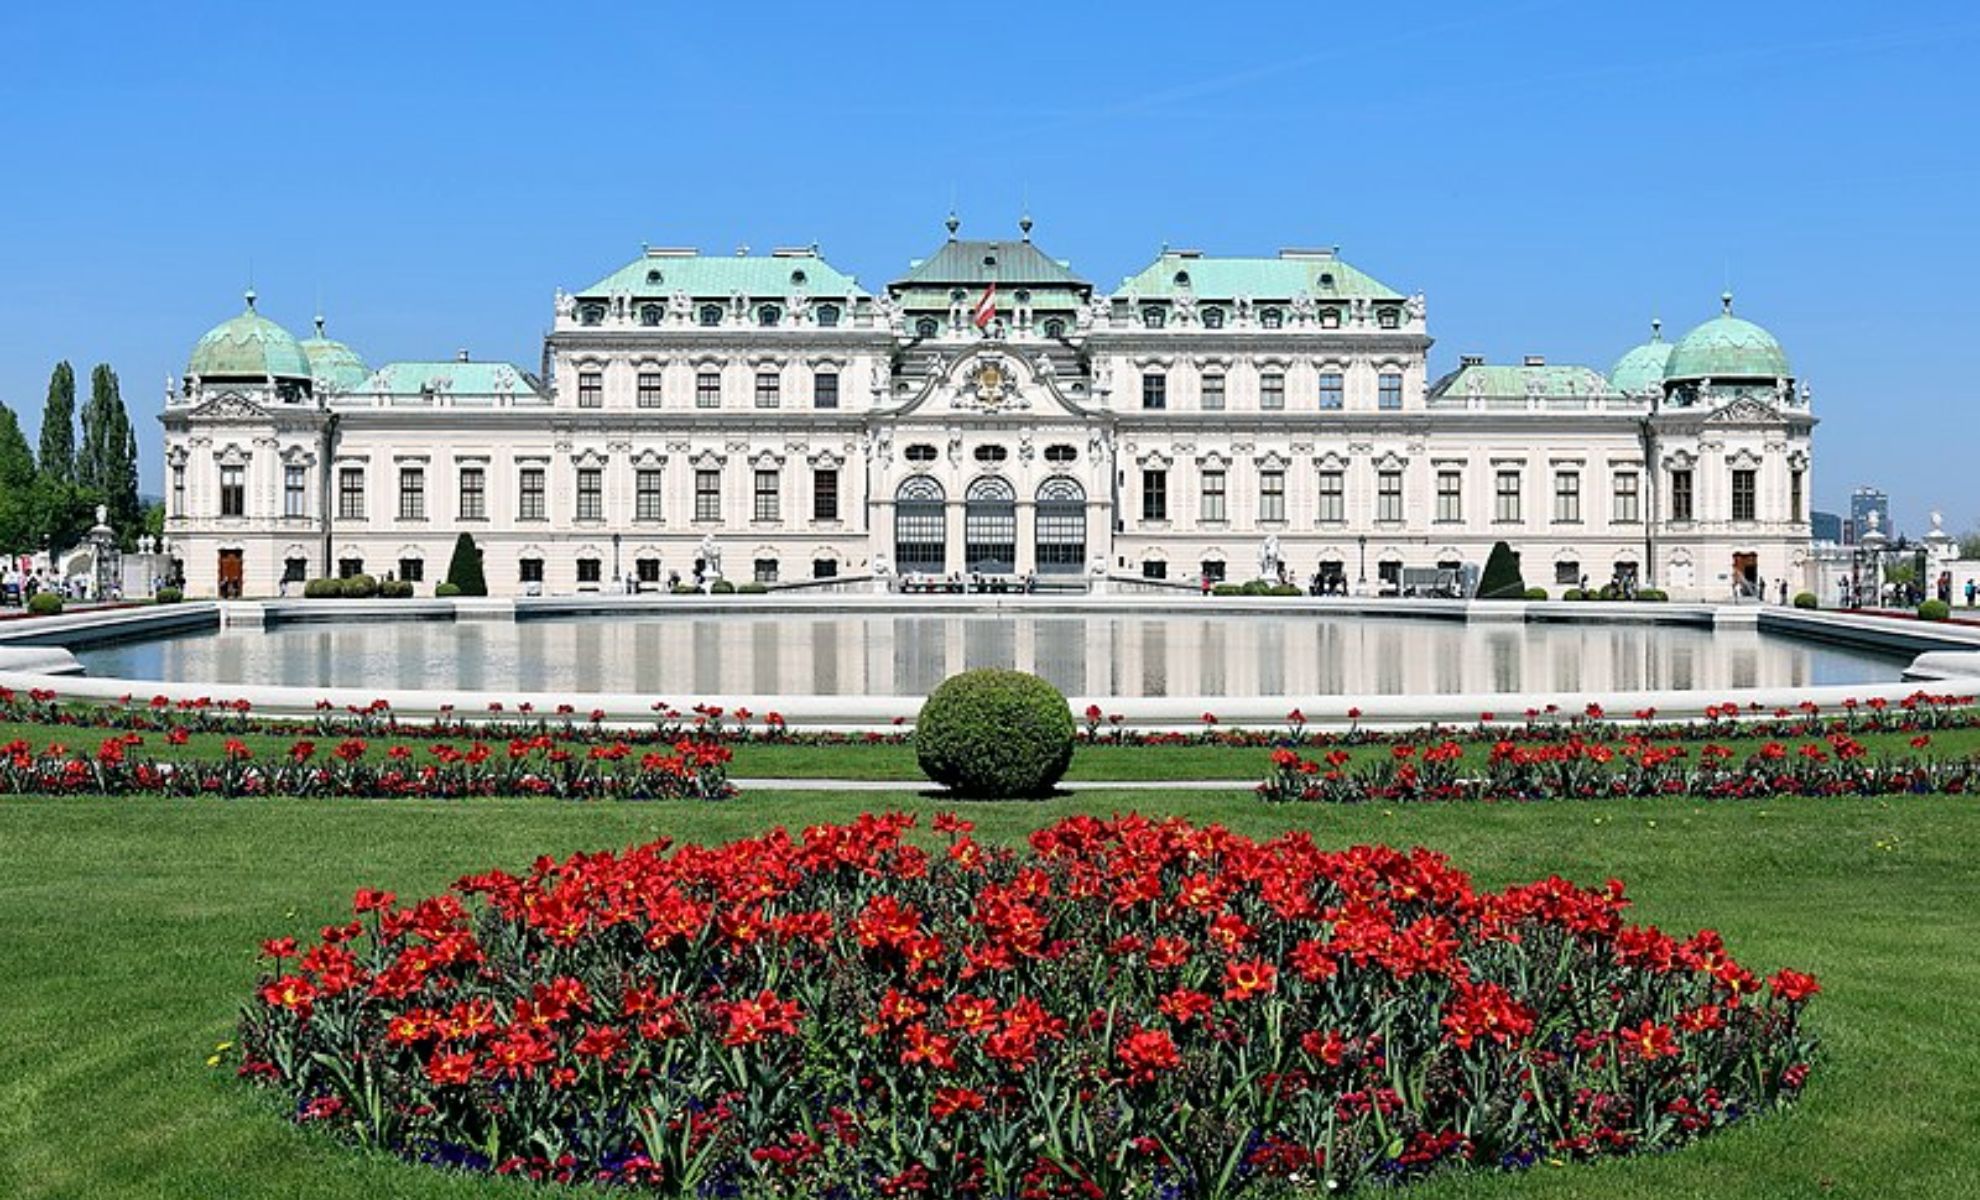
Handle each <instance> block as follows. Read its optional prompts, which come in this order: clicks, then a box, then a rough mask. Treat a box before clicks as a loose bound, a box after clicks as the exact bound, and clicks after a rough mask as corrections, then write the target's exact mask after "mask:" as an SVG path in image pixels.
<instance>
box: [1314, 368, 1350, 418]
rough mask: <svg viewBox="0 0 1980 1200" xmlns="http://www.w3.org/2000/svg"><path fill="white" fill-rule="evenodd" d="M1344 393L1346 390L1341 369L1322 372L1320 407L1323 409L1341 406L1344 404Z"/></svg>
mask: <svg viewBox="0 0 1980 1200" xmlns="http://www.w3.org/2000/svg"><path fill="white" fill-rule="evenodd" d="M1344 395H1345V392H1344V391H1343V390H1342V386H1341V373H1340V372H1339V371H1322V372H1320V407H1321V408H1323V409H1338V408H1340V407H1341V404H1342V397H1343V396H1344Z"/></svg>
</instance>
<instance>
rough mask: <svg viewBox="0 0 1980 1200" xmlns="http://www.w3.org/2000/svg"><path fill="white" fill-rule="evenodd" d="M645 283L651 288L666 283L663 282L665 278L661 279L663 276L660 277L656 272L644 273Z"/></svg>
mask: <svg viewBox="0 0 1980 1200" xmlns="http://www.w3.org/2000/svg"><path fill="white" fill-rule="evenodd" d="M646 282H647V284H648V285H649V286H652V287H659V286H660V285H661V284H662V283H664V282H666V280H665V278H664V277H663V276H662V275H661V274H660V272H658V271H648V272H647V273H646Z"/></svg>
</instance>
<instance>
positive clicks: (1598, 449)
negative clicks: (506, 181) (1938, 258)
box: [163, 216, 1815, 599]
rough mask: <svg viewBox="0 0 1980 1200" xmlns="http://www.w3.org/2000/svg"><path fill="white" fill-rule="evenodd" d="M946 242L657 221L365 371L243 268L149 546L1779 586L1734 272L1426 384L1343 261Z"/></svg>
mask: <svg viewBox="0 0 1980 1200" xmlns="http://www.w3.org/2000/svg"><path fill="white" fill-rule="evenodd" d="M958 233H959V228H958V223H957V221H956V220H955V218H954V217H953V216H951V218H950V219H949V222H948V238H947V240H946V241H945V242H943V243H942V244H941V245H939V246H937V247H936V249H935V251H934V253H932V254H931V255H929V256H928V257H927V258H925V259H921V260H918V261H915V262H913V263H911V264H910V266H909V268H908V270H907V271H906V273H904V274H903V275H902V276H901V277H900V278H898V279H896V280H894V281H893V282H891V283H889V284H887V285H886V286H885V287H884V288H882V289H880V290H878V291H868V290H867V289H865V288H862V287H861V286H860V285H859V284H858V283H857V282H855V281H854V279H853V278H852V277H851V276H849V275H847V274H845V273H844V272H842V271H840V270H838V269H837V268H835V267H833V266H832V265H831V264H830V263H829V262H827V261H826V260H825V259H824V258H823V257H822V256H821V255H820V253H819V251H818V248H817V247H816V246H811V247H805V248H798V249H780V250H775V251H773V252H772V253H770V254H767V255H763V254H750V253H747V252H746V251H738V252H737V253H736V254H735V255H733V256H729V255H705V254H701V253H698V252H696V251H693V250H681V249H661V248H650V249H646V250H645V251H643V252H642V253H641V254H640V256H639V257H638V258H637V259H635V260H633V261H632V262H631V263H628V264H627V265H625V266H624V267H621V268H620V269H619V270H616V271H614V272H612V273H611V274H609V275H606V276H605V277H604V278H602V279H600V280H598V281H597V282H596V283H593V284H591V285H590V286H588V287H583V288H579V289H578V290H577V291H575V292H573V293H569V294H566V293H564V292H562V291H560V292H559V293H558V295H557V298H556V311H555V323H554V326H553V329H552V332H551V333H550V334H549V336H548V338H547V339H546V342H545V345H544V348H543V360H542V365H541V370H540V371H530V370H526V369H524V368H523V367H521V366H516V365H512V364H509V363H501V362H480V361H475V360H472V359H471V358H470V357H469V356H468V355H467V354H466V353H462V354H460V355H458V356H456V357H455V358H453V359H451V360H442V361H431V362H398V363H389V364H386V365H384V366H380V367H377V368H375V369H374V368H371V367H368V366H366V365H365V363H364V361H363V359H362V358H361V357H360V356H359V355H358V354H357V353H355V352H354V351H353V350H352V349H350V348H349V347H347V346H345V345H343V344H341V343H339V342H336V341H333V340H330V339H329V338H327V337H326V336H325V333H324V328H323V322H322V319H321V318H320V317H319V318H318V319H317V322H316V330H315V335H314V336H313V337H309V338H306V339H297V338H295V337H293V336H292V335H291V334H289V333H288V332H287V331H285V330H284V329H283V328H282V327H281V326H279V325H277V324H276V323H275V322H273V321H271V320H269V319H268V318H267V317H264V316H262V315H261V314H260V313H259V312H257V311H256V309H255V299H254V296H253V294H252V293H250V294H249V296H248V307H247V311H246V312H244V313H242V314H241V315H240V316H237V317H235V318H233V319H232V320H230V321H227V322H225V323H224V324H222V325H220V326H218V327H216V328H214V329H213V330H212V331H211V332H209V333H207V334H206V336H205V337H203V338H201V339H200V340H199V343H198V345H197V346H196V347H195V348H194V350H193V353H192V359H191V362H190V364H189V365H188V366H187V368H186V373H185V377H184V379H183V381H182V383H181V384H180V385H179V386H177V387H175V388H173V389H171V390H170V391H169V393H168V395H167V397H166V404H165V411H164V416H163V420H164V424H165V432H166V439H165V456H166V478H167V499H166V504H167V523H166V533H167V537H168V539H169V545H170V547H171V554H172V555H173V557H174V558H176V559H177V560H178V564H179V569H180V571H181V572H182V573H183V575H184V577H185V581H186V584H187V587H188V588H189V590H190V592H191V593H192V594H200V595H214V594H225V595H241V594H245V595H273V594H275V593H277V591H278V590H279V589H280V588H281V587H282V585H283V583H284V581H287V582H289V583H295V582H298V581H301V580H304V579H308V578H312V577H316V576H323V575H351V574H355V573H358V572H366V573H370V574H373V575H379V576H383V575H385V574H387V573H390V574H393V575H396V576H397V577H398V578H401V579H405V580H409V581H412V582H414V583H423V584H424V585H426V586H428V587H430V586H431V585H432V584H434V583H436V582H438V581H439V580H440V579H442V578H443V577H444V575H445V572H446V569H447V562H448V559H449V557H450V554H451V552H452V548H453V544H454V541H455V538H456V536H457V535H458V534H459V533H460V532H462V531H466V532H469V533H471V534H473V535H474V538H475V540H476V542H477V543H478V544H479V545H480V547H481V548H482V551H483V555H484V561H485V571H486V576H487V580H488V584H489V589H490V591H491V592H492V593H493V594H496V595H505V594H523V593H531V592H543V593H565V592H577V591H587V590H616V589H619V588H622V587H624V586H626V581H627V580H628V579H631V580H637V581H640V582H642V583H644V584H645V585H648V586H653V585H658V584H661V583H663V582H664V581H666V580H668V579H669V578H670V577H672V576H675V575H678V576H680V577H681V578H683V579H693V578H694V577H695V576H696V574H697V572H698V571H700V570H702V569H704V568H708V567H711V566H713V565H714V564H712V563H710V562H708V561H706V560H707V559H709V558H711V557H713V558H715V559H716V560H717V561H719V563H720V566H721V570H722V572H723V573H724V574H725V575H726V576H727V577H728V578H730V579H732V580H735V581H738V582H744V581H747V580H750V579H756V580H760V581H763V582H766V583H779V584H789V583H794V582H798V581H803V580H813V579H823V578H844V577H848V576H861V575H869V574H873V575H880V576H883V577H884V576H897V577H906V578H913V577H916V576H942V577H946V576H950V575H955V574H972V573H973V574H981V575H984V576H1035V577H1036V581H1037V582H1038V584H1039V585H1041V586H1053V585H1058V586H1086V585H1087V584H1088V583H1089V581H1091V580H1092V579H1094V578H1096V577H1101V576H1109V577H1113V578H1116V579H1119V578H1123V577H1126V578H1136V579H1149V580H1168V581H1171V582H1187V583H1196V582H1198V581H1199V580H1201V579H1202V578H1204V577H1205V576H1208V577H1209V578H1211V579H1212V580H1221V579H1229V580H1232V581H1238V580H1244V579H1250V578H1254V577H1256V576H1258V574H1259V572H1260V569H1261V561H1263V562H1265V563H1266V564H1267V565H1266V569H1273V570H1283V571H1284V573H1285V576H1286V577H1287V578H1288V579H1290V580H1292V581H1293V582H1296V583H1299V584H1300V585H1301V586H1303V587H1304V586H1309V585H1313V584H1318V585H1319V586H1320V587H1322V588H1323V589H1324V590H1328V591H1350V592H1363V593H1368V594H1381V593H1384V592H1394V591H1397V590H1399V589H1400V588H1402V587H1404V586H1405V585H1406V584H1408V583H1410V582H1411V581H1414V580H1421V579H1423V578H1424V575H1423V572H1425V571H1429V572H1431V573H1432V574H1433V575H1440V576H1441V577H1442V578H1445V579H1448V578H1451V577H1453V576H1452V575H1450V574H1442V573H1440V572H1438V571H1437V568H1443V569H1444V571H1445V572H1452V573H1455V574H1462V573H1464V572H1465V571H1466V569H1467V568H1470V569H1473V570H1475V569H1476V568H1477V567H1479V566H1481V565H1482V564H1483V562H1484V560H1485V558H1486V556H1487V555H1488V554H1489V552H1490V550H1491V547H1492V545H1493V543H1494V542H1497V541H1505V542H1508V543H1510V544H1511V545H1512V547H1513V548H1514V549H1515V550H1518V551H1519V552H1520V554H1521V558H1522V564H1523V567H1524V572H1525V575H1526V578H1527V581H1528V582H1529V583H1530V584H1537V585H1543V586H1547V587H1548V588H1549V589H1550V590H1552V591H1553V592H1554V593H1555V594H1556V595H1558V594H1559V593H1560V591H1561V590H1562V589H1564V588H1565V587H1568V586H1575V585H1579V584H1580V583H1581V582H1582V581H1583V580H1586V581H1587V583H1588V585H1589V586H1592V587H1600V586H1602V585H1604V584H1607V583H1611V582H1615V583H1618V584H1622V585H1628V586H1634V587H1658V588H1662V589H1665V590H1666V591H1668V592H1669V593H1670V594H1671V595H1672V596H1674V597H1679V598H1684V597H1704V598H1713V599H1717V598H1727V597H1730V596H1732V595H1733V594H1734V591H1735V590H1736V589H1737V588H1738V587H1740V586H1742V585H1744V586H1747V587H1749V588H1751V587H1770V586H1773V585H1775V581H1777V580H1782V579H1786V580H1790V581H1791V586H1793V587H1796V588H1799V587H1800V586H1801V580H1802V576H1803V574H1804V565H1805V560H1806V558H1807V555H1808V548H1809V526H1808V503H1809V486H1810V477H1809V465H1810V464H1809V447H1810V441H1809V435H1810V432H1811V430H1812V428H1813V426H1814V424H1815V419H1814V417H1813V416H1812V415H1811V414H1810V411H1809V392H1808V389H1807V387H1806V386H1800V387H1797V383H1796V380H1795V378H1794V375H1793V372H1792V371H1791V370H1790V368H1789V365H1788V360H1787V357H1786V355H1785V354H1784V353H1783V352H1782V350H1781V348H1780V346H1779V344H1778V343H1777V342H1776V341H1775V340H1774V338H1773V337H1772V336H1770V335H1769V334H1768V333H1767V332H1766V331H1765V330H1763V329H1761V328H1760V327H1759V326H1757V325H1754V324H1752V323H1751V322H1748V321H1745V320H1743V319H1741V318H1739V317H1737V316H1734V315H1733V311H1732V297H1731V296H1730V295H1727V296H1725V297H1722V298H1721V304H1722V307H1723V311H1722V312H1720V313H1719V314H1718V315H1716V316H1713V317H1712V318H1711V319H1709V320H1706V321H1705V322H1704V323H1702V324H1700V325H1698V326H1697V327H1696V328H1694V329H1692V330H1691V331H1690V332H1688V333H1686V334H1685V335H1684V336H1683V337H1681V338H1679V339H1677V340H1675V341H1665V340H1664V339H1663V338H1662V337H1661V335H1660V334H1658V333H1654V332H1653V334H1652V336H1651V339H1650V340H1649V341H1647V342H1645V343H1643V344H1641V345H1639V346H1636V347H1635V348H1633V349H1631V350H1629V351H1628V352H1627V353H1626V354H1624V355H1622V357H1621V358H1620V360H1619V361H1617V362H1616V364H1615V366H1614V368H1613V369H1612V370H1610V371H1608V372H1607V373H1606V374H1605V373H1603V372H1601V371H1599V370H1596V369H1593V368H1590V367H1585V366H1571V365H1565V364H1555V363H1548V362H1546V361H1545V360H1544V359H1542V358H1538V357H1530V358H1527V359H1525V360H1524V361H1522V362H1519V363H1514V364H1506V365H1498V364H1488V363H1486V362H1484V361H1482V360H1481V359H1476V358H1470V357H1466V358H1464V359H1462V360H1461V362H1460V365H1459V366H1458V368H1457V369H1456V370H1454V371H1452V372H1450V373H1448V374H1446V375H1444V376H1443V377H1442V378H1439V379H1435V380H1431V379H1430V378H1429V377H1428V373H1427V370H1426V361H1427V360H1426V355H1427V353H1428V350H1429V348H1430V344H1431V338H1430V336H1429V332H1428V327H1427V325H1426V318H1425V306H1424V302H1423V298H1422V296H1421V295H1420V294H1418V295H1410V294H1405V293H1403V292H1401V291H1399V290H1398V289H1396V288H1392V287H1389V286H1387V285H1385V284H1383V283H1381V282H1379V281H1378V280H1376V279H1374V278H1372V277H1371V276H1369V275H1367V274H1364V273H1363V272H1361V271H1360V270H1357V269H1356V268H1354V267H1352V266H1350V265H1349V264H1348V263H1346V262H1344V261H1342V259H1341V258H1340V257H1339V256H1338V254H1337V253H1336V252H1335V251H1334V250H1331V249H1316V250H1283V251H1280V252H1279V253H1278V254H1277V255H1276V256H1274V257H1257V258H1247V257H1220V256H1213V255H1210V254H1206V253H1201V252H1198V251H1194V250H1169V249H1165V250H1163V251H1162V253H1161V254H1160V255H1159V256H1158V257H1157V258H1156V259H1155V260H1154V261H1153V262H1151V263H1149V264H1148V266H1147V267H1145V268H1144V269H1142V270H1141V271H1140V272H1139V273H1137V274H1135V275H1133V276H1132V277H1130V278H1128V279H1127V280H1126V281H1125V282H1123V283H1122V284H1121V285H1120V286H1119V287H1118V288H1115V289H1113V290H1112V291H1106V290H1103V289H1101V288H1096V287H1095V286H1094V285H1093V284H1092V283H1090V282H1089V281H1087V280H1086V279H1084V278H1082V277H1081V276H1079V275H1078V274H1077V273H1075V272H1074V271H1073V270H1072V268H1071V266H1070V265H1069V264H1068V263H1067V262H1065V261H1064V260H1060V259H1055V258H1053V257H1051V256H1050V255H1048V254H1046V253H1045V252H1044V251H1043V250H1041V249H1040V248H1039V247H1038V246H1037V245H1036V244H1035V243H1034V242H1033V241H1032V239H1031V223H1030V221H1029V220H1028V219H1027V220H1024V221H1022V222H1020V224H1019V236H1017V237H1015V238H1011V239H1009V240H997V241H990V240H972V239H964V238H961V237H959V236H958ZM1653 328H1654V326H1653ZM1268 544H1269V545H1270V547H1271V548H1272V550H1271V551H1270V552H1261V547H1265V546H1267V545H1268ZM711 550H713V551H714V554H713V555H711V554H710V553H709V552H710V551H711ZM1274 561H1276V563H1277V564H1278V567H1277V568H1274V567H1272V566H1271V565H1270V564H1271V563H1272V562H1274Z"/></svg>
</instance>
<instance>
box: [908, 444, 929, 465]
mask: <svg viewBox="0 0 1980 1200" xmlns="http://www.w3.org/2000/svg"><path fill="white" fill-rule="evenodd" d="M903 453H904V456H905V457H906V458H907V460H908V461H909V462H911V463H932V462H934V461H935V454H936V451H935V447H933V446H931V445H929V444H928V443H926V442H916V443H915V444H914V445H912V446H909V447H908V448H907V450H906V451H904V452H903Z"/></svg>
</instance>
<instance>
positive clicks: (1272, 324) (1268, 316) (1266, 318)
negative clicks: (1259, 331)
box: [1258, 308, 1286, 329]
mask: <svg viewBox="0 0 1980 1200" xmlns="http://www.w3.org/2000/svg"><path fill="white" fill-rule="evenodd" d="M1258 323H1259V324H1260V325H1262V326H1264V327H1265V328H1266V329H1277V328H1279V327H1281V326H1282V325H1284V324H1285V323H1286V314H1284V313H1282V312H1280V311H1279V310H1278V309H1276V308H1268V309H1265V310H1264V311H1263V312H1261V313H1259V314H1258Z"/></svg>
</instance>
